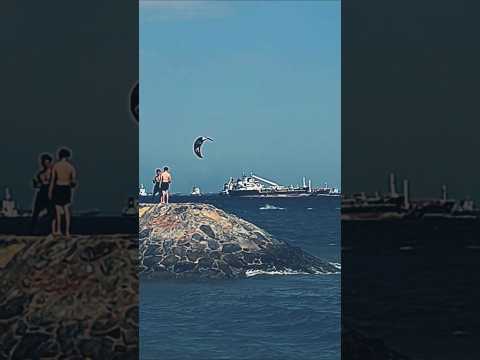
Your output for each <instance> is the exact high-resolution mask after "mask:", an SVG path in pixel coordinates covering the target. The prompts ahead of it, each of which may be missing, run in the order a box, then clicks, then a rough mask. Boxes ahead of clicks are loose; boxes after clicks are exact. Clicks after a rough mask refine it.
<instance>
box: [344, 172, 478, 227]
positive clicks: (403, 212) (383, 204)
mask: <svg viewBox="0 0 480 360" xmlns="http://www.w3.org/2000/svg"><path fill="white" fill-rule="evenodd" d="M479 217H480V209H478V208H477V207H476V206H475V203H474V202H473V200H471V199H464V200H456V199H451V198H449V197H448V193H447V186H446V185H442V187H441V196H440V197H439V198H434V199H415V200H412V199H410V193H409V181H408V180H403V191H402V193H398V192H397V189H396V180H395V174H393V173H391V174H390V177H389V192H388V193H386V194H382V195H380V194H379V193H378V192H376V193H375V194H374V195H370V196H367V195H366V194H365V193H363V192H362V193H356V194H352V195H351V196H347V197H344V198H343V199H342V220H382V219H385V220H387V219H432V218H437V219H461V218H462V219H478V218H479Z"/></svg>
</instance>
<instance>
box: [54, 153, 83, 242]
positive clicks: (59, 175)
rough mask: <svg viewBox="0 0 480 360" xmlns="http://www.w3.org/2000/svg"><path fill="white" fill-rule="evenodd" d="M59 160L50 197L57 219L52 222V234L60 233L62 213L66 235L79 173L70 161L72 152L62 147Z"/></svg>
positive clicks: (68, 230)
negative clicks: (73, 190)
mask: <svg viewBox="0 0 480 360" xmlns="http://www.w3.org/2000/svg"><path fill="white" fill-rule="evenodd" d="M57 157H58V161H57V162H56V163H55V165H53V168H52V180H51V182H50V188H49V192H48V197H49V198H50V199H51V200H52V201H53V204H54V205H55V211H56V221H55V222H52V235H60V234H61V229H62V215H63V214H64V215H65V235H66V236H68V237H69V236H70V220H71V214H70V205H71V203H72V189H73V188H74V187H75V186H76V181H77V179H76V178H77V175H76V170H75V167H74V166H73V165H72V164H71V163H70V157H71V152H70V150H68V149H66V148H61V149H59V150H58V153H57Z"/></svg>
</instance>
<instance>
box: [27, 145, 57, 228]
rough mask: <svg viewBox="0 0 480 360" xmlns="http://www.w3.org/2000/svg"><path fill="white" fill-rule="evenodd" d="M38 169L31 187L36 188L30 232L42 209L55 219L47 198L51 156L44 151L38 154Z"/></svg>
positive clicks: (50, 175) (50, 203)
mask: <svg viewBox="0 0 480 360" xmlns="http://www.w3.org/2000/svg"><path fill="white" fill-rule="evenodd" d="M39 160H40V170H39V171H38V172H37V174H35V177H34V178H33V187H34V189H36V193H35V198H34V201H33V210H32V222H31V224H30V233H31V234H33V233H34V232H35V227H36V225H37V221H38V217H39V215H40V213H41V212H42V211H44V210H46V211H47V216H48V217H49V218H50V219H51V220H53V221H55V214H54V207H53V204H52V201H51V200H50V199H49V198H48V189H49V188H50V180H51V178H52V160H53V158H52V156H50V154H47V153H44V154H41V155H40V159H39Z"/></svg>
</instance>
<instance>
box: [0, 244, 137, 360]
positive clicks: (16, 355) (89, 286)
mask: <svg viewBox="0 0 480 360" xmlns="http://www.w3.org/2000/svg"><path fill="white" fill-rule="evenodd" d="M137 270H138V239H137V237H136V236H133V235H129V236H122V235H109V236H107V235H101V236H87V235H85V236H74V237H72V238H70V239H68V238H63V237H59V238H52V237H39V236H37V237H19V236H6V235H0V289H1V291H0V359H118V360H120V359H137V358H138V273H137Z"/></svg>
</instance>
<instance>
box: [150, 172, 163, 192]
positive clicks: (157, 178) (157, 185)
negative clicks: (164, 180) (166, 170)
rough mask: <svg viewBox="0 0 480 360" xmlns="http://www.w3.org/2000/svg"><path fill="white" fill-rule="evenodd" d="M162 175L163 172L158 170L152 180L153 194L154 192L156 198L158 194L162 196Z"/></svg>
mask: <svg viewBox="0 0 480 360" xmlns="http://www.w3.org/2000/svg"><path fill="white" fill-rule="evenodd" d="M161 175H162V170H160V169H156V170H155V177H154V178H153V180H152V182H153V184H154V186H153V192H152V194H153V196H156V195H157V194H159V195H161V191H160V182H161V179H160V176H161Z"/></svg>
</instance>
